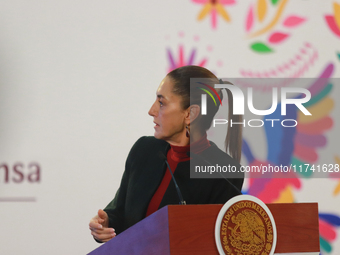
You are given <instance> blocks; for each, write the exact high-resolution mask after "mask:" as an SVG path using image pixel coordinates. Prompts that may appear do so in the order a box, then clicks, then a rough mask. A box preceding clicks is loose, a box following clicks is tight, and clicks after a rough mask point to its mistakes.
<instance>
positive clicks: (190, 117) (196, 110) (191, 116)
mask: <svg viewBox="0 0 340 255" xmlns="http://www.w3.org/2000/svg"><path fill="white" fill-rule="evenodd" d="M200 112H201V107H200V106H199V105H197V104H193V105H190V106H189V108H188V114H187V118H186V122H187V124H191V123H192V122H193V121H194V120H195V119H197V117H198V116H199V115H200Z"/></svg>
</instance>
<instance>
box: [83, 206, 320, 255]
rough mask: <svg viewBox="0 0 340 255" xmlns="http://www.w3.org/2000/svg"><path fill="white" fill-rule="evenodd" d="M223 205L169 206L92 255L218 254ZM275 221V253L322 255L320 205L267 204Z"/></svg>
mask: <svg viewBox="0 0 340 255" xmlns="http://www.w3.org/2000/svg"><path fill="white" fill-rule="evenodd" d="M222 206H223V205H169V206H166V207H163V208H162V209H160V210H158V211H157V212H155V213H153V214H152V215H150V216H149V217H147V218H145V219H144V220H142V221H140V222H138V223H137V224H135V225H134V226H132V227H130V228H129V229H127V230H125V231H124V232H122V233H121V234H119V235H117V236H116V237H115V238H113V239H112V240H110V241H109V242H107V243H105V244H103V245H101V246H100V247H98V248H97V249H95V250H94V251H92V252H90V253H89V255H108V254H110V255H111V254H112V255H116V254H117V255H118V254H119V255H120V254H123V255H125V254H129V255H130V254H146V255H153V254H155V255H168V254H176V255H177V254H186V255H187V254H204V255H207V254H209V255H210V254H217V255H218V251H217V248H216V244H215V236H214V233H215V222H216V219H217V215H218V213H219V211H220V209H221V208H222ZM267 206H268V208H269V209H270V211H271V213H272V214H273V217H274V219H275V223H276V228H277V245H276V249H275V254H281V253H283V254H289V253H294V254H299V253H304V254H319V252H320V245H319V218H318V205H317V203H294V204H267Z"/></svg>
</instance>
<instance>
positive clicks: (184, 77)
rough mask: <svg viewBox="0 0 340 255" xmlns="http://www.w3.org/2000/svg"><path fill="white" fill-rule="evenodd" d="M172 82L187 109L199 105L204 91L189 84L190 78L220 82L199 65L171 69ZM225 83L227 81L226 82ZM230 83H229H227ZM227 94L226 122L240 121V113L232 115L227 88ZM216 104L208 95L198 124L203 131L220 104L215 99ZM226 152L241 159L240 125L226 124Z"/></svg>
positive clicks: (221, 96) (230, 96) (220, 93)
mask: <svg viewBox="0 0 340 255" xmlns="http://www.w3.org/2000/svg"><path fill="white" fill-rule="evenodd" d="M167 76H168V77H170V78H171V79H172V81H173V82H174V88H173V91H172V92H173V93H175V94H176V95H179V96H180V97H182V107H183V109H187V108H188V107H189V106H190V105H193V104H197V105H201V95H202V94H203V93H205V92H204V91H203V90H201V89H197V88H196V87H197V84H196V85H193V84H190V79H191V78H205V79H209V81H210V82H208V83H210V84H211V86H212V87H214V86H213V84H217V83H220V81H219V80H218V78H217V77H216V76H215V75H214V74H213V73H212V72H210V71H209V70H208V69H206V68H203V67H200V66H183V67H180V68H177V69H175V70H172V71H171V72H170V73H168V75H167ZM226 83H227V82H226ZM229 84H231V83H229ZM227 94H228V107H229V113H228V124H229V123H230V121H231V120H232V122H234V123H235V122H241V121H242V115H233V98H232V94H231V92H230V91H229V90H227ZM219 96H220V98H221V100H222V99H223V94H222V90H221V91H220V92H219ZM216 103H217V105H215V103H214V102H213V99H211V98H210V97H208V99H207V114H206V115H200V118H199V120H198V121H199V124H200V127H201V128H202V129H203V131H207V130H208V129H209V128H210V126H211V123H212V120H213V118H214V116H215V114H216V112H217V111H218V108H219V106H220V102H219V100H216ZM225 147H226V152H227V153H229V154H230V156H232V157H233V158H234V159H236V160H237V161H238V162H240V160H241V149H242V148H241V147H242V127H241V126H240V125H234V126H233V127H231V125H228V131H227V136H226V139H225Z"/></svg>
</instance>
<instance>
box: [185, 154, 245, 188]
mask: <svg viewBox="0 0 340 255" xmlns="http://www.w3.org/2000/svg"><path fill="white" fill-rule="evenodd" d="M187 155H188V156H189V157H190V158H193V159H195V158H196V159H197V160H201V161H204V162H205V163H207V164H209V165H210V166H212V165H213V164H212V163H210V162H209V161H208V160H206V159H205V158H203V157H202V156H200V155H198V154H195V153H192V152H190V151H188V152H187ZM218 173H219V174H220V175H221V176H222V177H223V179H224V180H226V181H227V182H228V184H230V185H231V187H233V189H234V190H235V191H236V192H237V193H238V195H243V194H242V192H241V191H240V190H239V189H238V188H237V187H236V186H235V185H234V184H233V183H232V182H231V181H229V180H228V179H227V178H225V177H224V176H223V174H221V172H218Z"/></svg>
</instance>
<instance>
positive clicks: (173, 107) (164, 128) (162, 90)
mask: <svg viewBox="0 0 340 255" xmlns="http://www.w3.org/2000/svg"><path fill="white" fill-rule="evenodd" d="M172 90H173V81H172V79H171V78H170V77H168V76H166V77H165V78H164V79H163V81H162V82H161V84H160V85H159V87H158V89H157V92H156V101H155V102H154V103H153V105H152V106H151V108H150V110H149V115H150V116H152V117H153V120H154V123H155V124H156V125H155V127H154V128H155V134H154V135H155V137H156V138H158V139H162V140H165V141H167V142H168V143H170V144H173V145H182V146H183V145H187V144H188V139H187V138H186V126H187V124H188V123H189V122H190V121H189V120H190V116H189V110H183V109H182V106H181V97H180V96H178V95H176V94H174V93H173V92H172Z"/></svg>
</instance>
